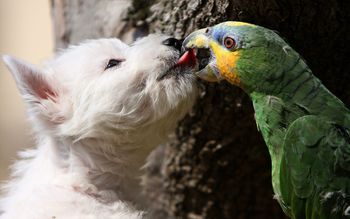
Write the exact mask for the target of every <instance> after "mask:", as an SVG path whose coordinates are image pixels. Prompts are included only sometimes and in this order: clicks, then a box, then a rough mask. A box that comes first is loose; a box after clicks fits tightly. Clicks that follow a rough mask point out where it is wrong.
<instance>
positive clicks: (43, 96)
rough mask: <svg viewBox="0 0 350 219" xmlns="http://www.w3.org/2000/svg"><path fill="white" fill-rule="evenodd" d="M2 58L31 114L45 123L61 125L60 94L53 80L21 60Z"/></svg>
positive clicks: (8, 57)
mask: <svg viewBox="0 0 350 219" xmlns="http://www.w3.org/2000/svg"><path fill="white" fill-rule="evenodd" d="M2 58H3V60H4V62H5V64H6V66H7V67H8V68H9V70H10V72H11V74H12V76H13V78H14V79H15V81H16V84H17V87H18V89H19V91H20V93H21V96H22V98H23V99H24V101H25V102H26V103H27V104H28V107H29V113H30V114H31V115H32V116H33V115H34V116H35V117H38V118H39V119H40V120H42V122H45V123H52V122H53V123H60V122H61V121H62V118H61V116H58V115H60V112H59V108H60V107H59V106H58V100H59V94H58V92H57V89H55V88H57V84H55V83H54V82H53V80H52V78H50V80H49V78H48V76H47V75H46V74H44V72H43V71H42V70H40V69H39V68H37V67H36V66H34V65H31V64H29V63H26V62H24V61H22V60H20V59H17V58H14V57H11V56H8V55H4V56H3V57H2ZM55 86H56V87H55Z"/></svg>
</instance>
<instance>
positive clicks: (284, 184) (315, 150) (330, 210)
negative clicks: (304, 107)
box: [280, 116, 350, 219]
mask: <svg viewBox="0 0 350 219" xmlns="http://www.w3.org/2000/svg"><path fill="white" fill-rule="evenodd" d="M283 148H284V154H283V158H282V161H281V171H280V186H281V196H282V200H283V201H282V203H283V204H282V207H283V208H284V211H285V212H286V213H287V214H288V215H289V216H290V217H292V218H296V219H299V218H308V219H323V218H325V219H326V218H332V219H333V218H334V219H338V218H350V195H349V194H350V178H349V176H350V135H349V131H348V130H347V129H346V128H345V127H343V126H342V125H339V124H336V123H334V122H332V121H328V120H327V119H325V118H324V117H319V116H317V117H316V116H303V117H301V118H299V119H297V120H296V121H294V122H293V123H292V124H291V126H290V127H289V128H288V131H287V134H286V137H285V140H284V145H283Z"/></svg>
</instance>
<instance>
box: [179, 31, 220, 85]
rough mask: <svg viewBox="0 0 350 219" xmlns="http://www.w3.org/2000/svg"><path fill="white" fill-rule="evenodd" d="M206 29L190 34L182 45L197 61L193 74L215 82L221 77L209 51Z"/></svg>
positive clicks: (213, 57)
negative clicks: (191, 51) (195, 70)
mask: <svg viewBox="0 0 350 219" xmlns="http://www.w3.org/2000/svg"><path fill="white" fill-rule="evenodd" d="M207 32H208V31H207V28H205V29H201V30H198V31H195V32H193V33H191V34H190V35H189V36H188V37H186V39H185V40H184V42H183V43H182V45H183V48H184V49H185V50H193V51H194V53H195V56H196V59H197V67H198V71H197V72H196V73H195V74H196V75H197V76H198V77H199V78H201V79H203V80H206V81H210V82H217V81H219V80H221V76H220V74H219V71H218V69H217V67H216V58H215V56H214V55H213V52H212V51H211V49H210V38H209V37H208V35H207Z"/></svg>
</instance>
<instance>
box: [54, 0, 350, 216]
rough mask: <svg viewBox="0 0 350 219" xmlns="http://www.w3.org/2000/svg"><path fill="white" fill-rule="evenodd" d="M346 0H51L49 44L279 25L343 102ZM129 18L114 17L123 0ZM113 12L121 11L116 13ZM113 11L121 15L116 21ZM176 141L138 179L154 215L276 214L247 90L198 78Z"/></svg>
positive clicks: (349, 96)
mask: <svg viewBox="0 0 350 219" xmlns="http://www.w3.org/2000/svg"><path fill="white" fill-rule="evenodd" d="M348 2H349V1H347V0H318V1H313V0H297V1H295V0H248V1H247V0H207V1H204V0H197V1H193V0H175V1H165V0H158V1H154V0H152V1H146V0H134V1H132V2H128V1H120V0H119V1H118V0H102V1H101V0H100V1H98V0H85V1H79V0H52V7H53V15H54V21H55V27H56V29H55V31H56V45H57V46H58V47H64V46H66V45H67V44H68V43H76V42H78V41H80V40H82V39H85V38H97V37H110V36H116V37H122V38H124V39H127V40H128V41H130V40H131V38H135V37H136V36H138V35H142V34H144V33H146V32H148V31H150V32H163V33H166V34H169V35H174V36H176V37H178V38H183V37H185V36H186V35H187V34H189V33H190V32H192V31H194V30H196V29H198V28H202V27H207V26H210V25H214V24H217V23H219V22H222V21H226V20H240V21H246V22H251V23H255V24H259V25H262V26H265V27H268V28H270V29H274V30H277V31H279V32H280V34H281V36H283V37H285V38H286V39H287V40H288V41H289V43H290V44H291V46H292V47H293V48H294V49H296V50H297V51H298V52H299V53H300V54H302V55H303V56H304V58H305V59H306V60H307V61H308V63H309V66H310V68H311V69H312V70H313V72H314V74H315V75H316V76H317V77H319V78H320V79H321V80H322V81H323V82H324V84H325V85H326V86H327V87H328V88H329V89H330V90H331V91H332V92H333V93H335V94H336V95H337V96H338V97H339V98H340V99H342V100H343V101H344V102H345V103H346V104H347V105H348V104H349V103H350V90H349V89H348V82H349V81H350V80H349V79H350V75H349V74H348V71H349V67H350V65H349V61H348V59H349V56H348V55H349V54H348V51H349V46H348V42H350V39H349V38H350V34H349V33H350V32H349V25H348V23H349V20H350V19H349V11H350V10H349V9H350V8H349V3H348ZM129 5H131V8H130V9H128V10H127V12H128V13H126V14H125V18H127V21H123V20H120V14H121V12H123V13H124V12H125V11H126V8H127V6H129ZM116 12H118V13H116ZM118 19H119V20H118ZM200 86H201V91H202V92H201V95H200V97H199V99H198V101H197V104H196V106H195V108H194V109H193V112H192V113H190V115H188V116H187V117H186V118H185V119H184V120H183V121H182V122H181V123H180V124H179V126H178V129H177V132H176V140H175V141H174V142H172V143H170V144H169V145H167V146H162V147H159V148H158V149H157V150H156V151H155V152H154V153H153V154H152V156H151V157H150V160H151V165H150V166H149V167H148V174H147V177H146V178H145V180H144V184H145V191H146V193H147V194H148V196H149V197H150V200H151V201H150V203H152V206H151V207H152V209H153V210H152V211H151V218H159V219H163V218H189V219H200V218H213V219H214V218H230V219H231V218H259V219H264V218H268V219H271V218H283V217H284V214H283V212H282V211H281V210H280V207H279V206H278V204H277V202H276V201H275V200H274V199H273V192H272V188H271V175H270V171H271V167H270V157H269V154H268V151H267V147H266V146H265V144H264V142H263V140H262V137H261V135H260V134H259V133H258V131H257V129H256V124H255V121H254V115H253V109H252V105H251V102H250V100H249V98H248V97H247V96H246V95H245V94H244V93H243V92H242V91H241V90H240V89H238V88H235V87H233V86H231V85H229V84H227V83H220V84H208V83H205V82H200Z"/></svg>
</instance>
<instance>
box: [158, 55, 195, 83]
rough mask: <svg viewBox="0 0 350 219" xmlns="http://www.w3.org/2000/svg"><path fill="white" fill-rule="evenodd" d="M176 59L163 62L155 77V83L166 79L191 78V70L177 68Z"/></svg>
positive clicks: (182, 67) (184, 67)
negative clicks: (161, 68)
mask: <svg viewBox="0 0 350 219" xmlns="http://www.w3.org/2000/svg"><path fill="white" fill-rule="evenodd" d="M176 61H177V59H174V60H165V61H164V64H163V66H167V67H165V68H163V70H162V71H160V72H161V73H160V74H159V75H158V77H157V81H164V80H167V79H175V80H176V79H186V78H188V79H190V78H193V74H192V73H193V69H192V68H191V67H189V66H179V65H177V64H176Z"/></svg>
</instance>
